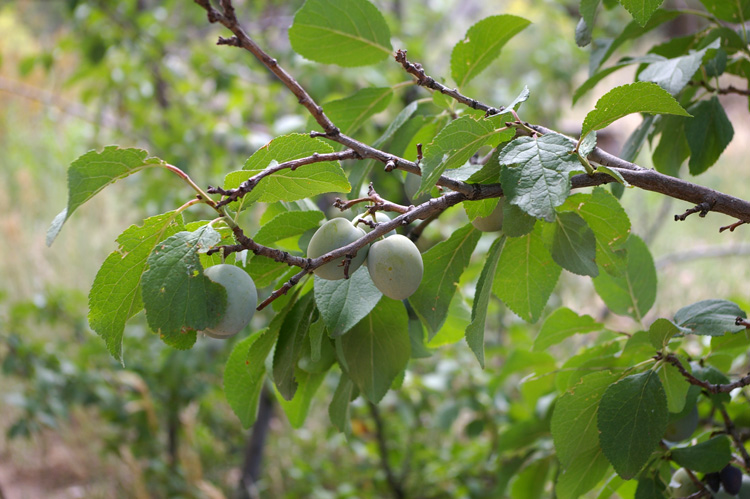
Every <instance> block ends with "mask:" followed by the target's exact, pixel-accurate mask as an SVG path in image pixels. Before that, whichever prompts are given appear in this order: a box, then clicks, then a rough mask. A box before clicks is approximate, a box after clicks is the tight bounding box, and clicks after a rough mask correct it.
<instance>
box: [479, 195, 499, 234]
mask: <svg viewBox="0 0 750 499" xmlns="http://www.w3.org/2000/svg"><path fill="white" fill-rule="evenodd" d="M471 225H473V226H474V227H476V228H477V229H479V230H481V231H482V232H496V231H498V230H500V229H502V228H503V202H502V201H498V203H497V206H496V207H495V209H494V210H492V213H490V214H489V215H487V216H486V217H477V218H475V219H474V220H472V221H471Z"/></svg>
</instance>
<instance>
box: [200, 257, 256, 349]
mask: <svg viewBox="0 0 750 499" xmlns="http://www.w3.org/2000/svg"><path fill="white" fill-rule="evenodd" d="M203 275H205V276H206V277H208V278H209V279H211V280H212V281H213V282H215V283H217V284H221V285H222V286H224V289H226V290H227V308H226V310H225V311H224V316H223V317H222V318H221V320H220V321H219V323H218V324H216V325H215V326H213V327H209V328H206V329H204V330H203V331H202V332H203V333H204V334H205V335H206V336H210V337H211V338H219V339H226V338H229V337H231V336H234V335H235V334H237V333H239V332H240V331H242V329H243V328H244V327H245V326H247V325H248V323H249V322H250V319H252V318H253V315H254V314H255V307H256V306H257V305H258V292H257V291H256V289H255V283H254V282H253V279H252V277H250V276H249V275H247V272H245V271H244V270H242V269H241V268H239V267H237V266H235V265H228V264H224V263H222V264H220V265H214V266H213V267H209V268H207V269H206V270H204V271H203Z"/></svg>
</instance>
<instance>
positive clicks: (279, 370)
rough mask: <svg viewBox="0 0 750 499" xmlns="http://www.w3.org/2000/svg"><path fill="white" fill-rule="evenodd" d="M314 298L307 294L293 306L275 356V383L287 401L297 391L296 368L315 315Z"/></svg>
mask: <svg viewBox="0 0 750 499" xmlns="http://www.w3.org/2000/svg"><path fill="white" fill-rule="evenodd" d="M312 298H313V295H312V293H307V294H306V295H305V296H303V297H301V298H300V299H299V300H297V302H296V303H295V304H294V306H292V309H291V310H290V311H289V313H288V314H287V315H286V317H285V318H284V323H283V324H282V326H281V329H280V332H279V340H278V342H277V343H276V350H275V351H274V354H273V382H274V384H275V385H276V388H277V389H278V391H279V393H280V394H281V396H282V397H284V399H286V400H292V398H293V397H294V393H295V392H296V390H297V374H298V373H297V370H296V369H295V368H296V366H297V360H299V356H300V353H302V350H303V348H304V342H305V341H307V333H308V330H309V328H310V324H311V322H312V319H313V314H314V313H315V301H314V300H313V299H312Z"/></svg>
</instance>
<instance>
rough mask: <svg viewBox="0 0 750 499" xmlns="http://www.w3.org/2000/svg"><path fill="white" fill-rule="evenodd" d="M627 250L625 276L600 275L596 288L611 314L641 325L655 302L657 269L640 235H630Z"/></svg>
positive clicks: (595, 281) (596, 281) (596, 278)
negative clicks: (623, 316)
mask: <svg viewBox="0 0 750 499" xmlns="http://www.w3.org/2000/svg"><path fill="white" fill-rule="evenodd" d="M626 250H627V263H626V268H625V271H624V273H623V275H622V276H620V277H613V276H611V275H609V274H607V273H603V274H599V275H598V276H597V277H595V278H594V288H595V289H596V292H597V293H598V294H599V296H600V297H601V298H602V300H604V303H605V304H606V305H607V307H609V309H610V310H611V311H612V312H614V313H616V314H620V315H629V316H631V317H633V318H634V319H636V320H637V321H639V322H640V321H642V320H643V316H644V315H646V312H648V311H649V309H651V306H652V305H653V304H654V301H655V300H656V267H654V259H653V258H652V257H651V253H650V252H649V250H648V246H646V243H644V242H643V240H642V239H641V238H639V237H638V236H636V235H633V234H631V235H630V237H629V238H628V242H627V244H626Z"/></svg>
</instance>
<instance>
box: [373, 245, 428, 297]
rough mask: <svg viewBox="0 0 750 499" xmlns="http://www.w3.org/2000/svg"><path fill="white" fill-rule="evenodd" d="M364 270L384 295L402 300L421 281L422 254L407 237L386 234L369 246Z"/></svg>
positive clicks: (414, 289) (413, 290)
mask: <svg viewBox="0 0 750 499" xmlns="http://www.w3.org/2000/svg"><path fill="white" fill-rule="evenodd" d="M367 270H368V271H369V272H370V277H371V278H372V282H373V283H375V287H376V288H378V289H379V290H380V292H381V293H383V294H384V295H385V296H387V297H389V298H393V299H394V300H404V299H406V298H408V297H409V296H411V295H412V294H413V293H414V292H415V291H416V290H417V288H418V287H419V284H420V283H421V282H422V274H423V272H424V265H423V263H422V255H421V254H420V253H419V250H418V249H417V247H416V245H415V244H414V243H413V242H411V240H410V239H409V238H408V237H405V236H402V235H400V234H396V235H395V236H390V237H386V238H385V239H383V240H380V241H378V242H376V243H373V245H372V247H371V248H370V253H369V255H368V257H367Z"/></svg>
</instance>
